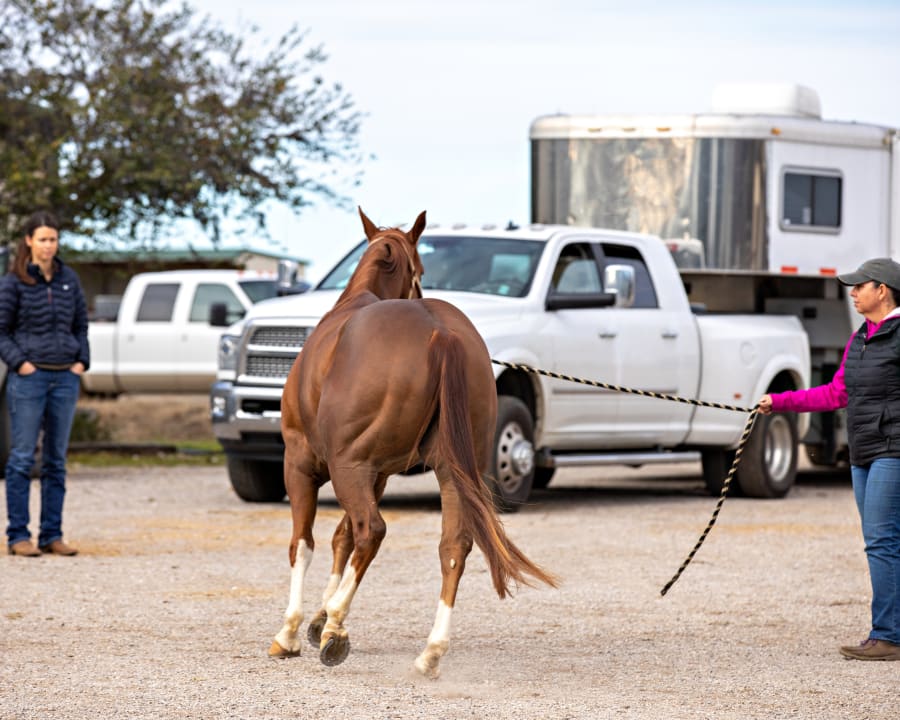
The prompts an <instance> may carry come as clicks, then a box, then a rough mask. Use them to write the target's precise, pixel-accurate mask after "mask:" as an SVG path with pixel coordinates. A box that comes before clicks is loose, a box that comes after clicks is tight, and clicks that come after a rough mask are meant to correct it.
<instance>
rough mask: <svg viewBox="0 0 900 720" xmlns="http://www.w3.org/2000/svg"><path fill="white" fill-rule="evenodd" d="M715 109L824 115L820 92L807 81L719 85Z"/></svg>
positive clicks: (714, 91) (750, 112)
mask: <svg viewBox="0 0 900 720" xmlns="http://www.w3.org/2000/svg"><path fill="white" fill-rule="evenodd" d="M712 111H713V112H714V113H721V114H726V115H730V114H741V115H787V116H791V117H807V118H821V117H822V104H821V102H819V94H818V93H817V92H816V91H815V90H813V89H812V88H808V87H805V86H803V85H789V84H760V83H746V84H744V83H741V84H728V85H717V86H716V88H715V89H714V90H713V96H712Z"/></svg>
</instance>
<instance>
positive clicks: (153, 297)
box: [136, 283, 179, 322]
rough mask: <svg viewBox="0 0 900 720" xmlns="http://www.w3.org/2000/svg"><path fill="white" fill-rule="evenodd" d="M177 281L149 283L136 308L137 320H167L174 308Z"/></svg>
mask: <svg viewBox="0 0 900 720" xmlns="http://www.w3.org/2000/svg"><path fill="white" fill-rule="evenodd" d="M178 288H179V285H178V283H150V284H149V285H147V287H146V288H144V296H143V297H142V298H141V305H140V308H138V313H137V318H136V320H137V322H168V321H169V320H171V319H172V311H173V310H174V309H175V298H176V296H177V295H178Z"/></svg>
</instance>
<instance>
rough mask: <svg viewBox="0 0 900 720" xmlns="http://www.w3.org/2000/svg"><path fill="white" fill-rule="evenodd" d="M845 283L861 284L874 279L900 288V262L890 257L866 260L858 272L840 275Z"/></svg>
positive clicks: (839, 277) (891, 286)
mask: <svg viewBox="0 0 900 720" xmlns="http://www.w3.org/2000/svg"><path fill="white" fill-rule="evenodd" d="M838 280H840V281H841V282H842V283H843V284H844V285H859V284H860V283H864V282H869V281H870V280H874V281H875V282H880V283H882V284H884V285H887V286H888V287H889V288H893V289H894V290H900V264H898V263H895V262H894V261H893V260H891V259H890V258H873V259H872V260H866V261H865V262H864V263H863V264H862V265H860V266H859V267H858V268H857V270H856V272H850V273H844V274H843V275H838Z"/></svg>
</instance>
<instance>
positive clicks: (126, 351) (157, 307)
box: [114, 282, 180, 392]
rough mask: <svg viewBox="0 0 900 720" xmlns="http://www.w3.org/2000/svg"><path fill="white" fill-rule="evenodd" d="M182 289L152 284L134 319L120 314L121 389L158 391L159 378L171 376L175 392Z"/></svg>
mask: <svg viewBox="0 0 900 720" xmlns="http://www.w3.org/2000/svg"><path fill="white" fill-rule="evenodd" d="M179 287H180V285H179V283H177V282H175V283H173V282H148V283H147V284H146V285H145V286H144V290H143V293H142V294H141V299H140V302H139V304H138V307H137V312H136V313H135V315H134V320H133V324H131V323H132V321H131V319H130V318H127V317H124V316H122V315H121V313H120V318H119V324H120V328H119V330H118V333H117V341H116V353H117V359H116V362H115V363H114V365H115V367H116V374H117V375H118V376H119V379H120V383H119V384H120V386H121V387H122V388H124V389H125V390H126V391H127V392H142V391H145V390H155V386H158V385H159V376H160V375H168V376H169V377H170V378H171V382H172V388H173V389H177V388H176V386H175V382H176V378H177V372H176V371H177V365H176V362H175V352H176V350H175V347H176V346H177V341H174V339H173V337H172V324H171V322H172V317H173V314H174V309H175V301H176V299H177V297H178V289H179Z"/></svg>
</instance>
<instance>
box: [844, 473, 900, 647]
mask: <svg viewBox="0 0 900 720" xmlns="http://www.w3.org/2000/svg"><path fill="white" fill-rule="evenodd" d="M851 472H852V476H853V493H854V494H855V495H856V506H857V507H858V508H859V516H860V519H861V520H862V531H863V539H864V540H865V541H866V557H867V558H868V560H869V576H870V578H871V580H872V631H871V633H870V634H869V637H870V638H871V639H874V640H887V641H888V642H891V643H894V644H895V645H900V458H879V459H878V460H875V461H874V462H872V464H871V465H868V466H865V467H860V466H856V465H854V466H853V467H851Z"/></svg>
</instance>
